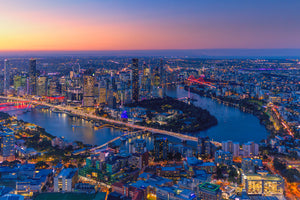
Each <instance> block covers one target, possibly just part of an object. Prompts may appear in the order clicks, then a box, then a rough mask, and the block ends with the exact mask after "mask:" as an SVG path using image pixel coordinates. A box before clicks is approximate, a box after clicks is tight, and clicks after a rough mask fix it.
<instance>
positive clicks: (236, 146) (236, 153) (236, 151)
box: [231, 142, 240, 156]
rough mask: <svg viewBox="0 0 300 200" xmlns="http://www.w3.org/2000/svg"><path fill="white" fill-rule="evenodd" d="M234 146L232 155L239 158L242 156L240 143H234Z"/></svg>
mask: <svg viewBox="0 0 300 200" xmlns="http://www.w3.org/2000/svg"><path fill="white" fill-rule="evenodd" d="M232 146H233V150H232V152H231V153H232V154H233V156H239V155H240V143H238V142H234V143H233V145H232Z"/></svg>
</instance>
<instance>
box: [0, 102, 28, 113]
mask: <svg viewBox="0 0 300 200" xmlns="http://www.w3.org/2000/svg"><path fill="white" fill-rule="evenodd" d="M31 106H32V104H31V102H30V101H13V102H5V103H0V111H2V112H8V111H15V110H28V109H30V108H31Z"/></svg>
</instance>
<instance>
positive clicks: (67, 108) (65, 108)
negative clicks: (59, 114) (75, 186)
mask: <svg viewBox="0 0 300 200" xmlns="http://www.w3.org/2000/svg"><path fill="white" fill-rule="evenodd" d="M0 98H2V99H7V100H12V101H29V102H31V103H32V104H37V105H42V106H48V107H52V108H56V109H59V110H63V111H69V112H71V113H72V114H75V115H78V116H81V117H86V118H90V119H95V120H101V121H105V122H109V123H113V124H117V125H121V126H127V127H130V128H133V129H140V130H143V131H149V132H152V133H159V134H162V135H167V136H172V137H175V138H178V139H181V140H185V141H194V142H197V141H198V138H197V137H193V136H189V135H184V134H181V133H175V132H171V131H165V130H161V129H155V128H149V127H145V126H139V125H135V124H130V123H126V122H122V121H118V120H114V119H108V118H105V117H99V116H96V115H94V114H89V113H85V112H83V111H82V110H77V109H75V108H73V107H70V106H61V105H53V104H49V103H46V102H42V101H37V100H30V99H24V98H20V97H5V96H0Z"/></svg>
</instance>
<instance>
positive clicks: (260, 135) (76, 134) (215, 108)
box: [18, 87, 268, 146]
mask: <svg viewBox="0 0 300 200" xmlns="http://www.w3.org/2000/svg"><path fill="white" fill-rule="evenodd" d="M167 95H168V96H172V97H176V98H180V97H185V96H187V92H186V91H185V90H183V89H180V88H179V87H170V88H168V90H167ZM191 96H192V97H193V98H194V99H197V101H195V102H193V103H194V104H195V105H197V106H200V107H202V108H204V109H207V110H208V111H209V112H210V113H211V114H212V115H214V116H215V117H216V118H217V119H218V125H217V126H214V127H211V128H210V129H208V130H206V131H201V132H198V133H194V135H202V136H209V137H210V138H212V139H213V140H216V141H223V140H232V141H237V142H241V143H243V142H247V141H255V142H259V141H260V140H262V139H265V138H266V137H267V134H268V133H267V131H266V129H265V127H264V126H263V125H261V124H260V123H259V120H258V119H257V118H256V117H255V116H253V115H251V114H249V113H244V112H242V111H240V110H239V109H237V108H232V107H229V106H225V105H223V104H219V103H218V102H216V101H214V100H212V99H210V98H206V97H200V96H199V95H196V94H191ZM18 119H22V120H24V121H27V122H30V123H34V124H37V125H39V126H41V127H43V128H45V129H46V131H47V132H48V133H50V134H52V135H54V136H63V137H64V138H65V139H67V140H68V141H76V140H77V141H82V142H83V143H86V144H92V145H101V144H104V143H106V142H107V141H109V140H111V139H113V138H114V137H117V136H119V135H121V134H122V131H121V130H119V129H114V128H107V127H106V128H102V129H99V130H97V129H94V128H93V124H92V123H91V122H89V121H86V120H83V119H79V118H76V117H74V118H72V117H69V116H67V115H66V114H63V113H54V112H50V111H46V110H40V109H34V110H32V111H31V112H27V113H24V114H19V115H18ZM149 140H150V142H149V141H147V146H148V145H149V146H151V145H152V142H151V139H149Z"/></svg>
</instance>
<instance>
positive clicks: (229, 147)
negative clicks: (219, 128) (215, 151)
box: [222, 140, 233, 152]
mask: <svg viewBox="0 0 300 200" xmlns="http://www.w3.org/2000/svg"><path fill="white" fill-rule="evenodd" d="M222 150H223V151H228V152H232V151H233V143H232V141H231V140H228V141H223V142H222Z"/></svg>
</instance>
